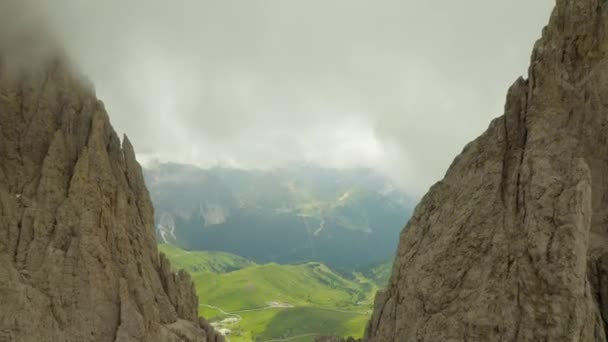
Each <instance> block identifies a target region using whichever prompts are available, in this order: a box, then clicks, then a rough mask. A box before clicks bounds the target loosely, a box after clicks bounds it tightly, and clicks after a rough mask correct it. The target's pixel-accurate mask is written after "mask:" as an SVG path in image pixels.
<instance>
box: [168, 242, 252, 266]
mask: <svg viewBox="0 0 608 342" xmlns="http://www.w3.org/2000/svg"><path fill="white" fill-rule="evenodd" d="M158 250H159V252H162V253H164V254H165V255H167V256H168V257H169V259H171V264H172V265H173V267H174V268H176V269H183V270H186V271H188V272H190V273H196V272H212V273H225V272H232V271H236V270H240V269H242V268H246V267H251V266H255V265H256V264H255V263H254V262H252V261H250V260H247V259H245V258H242V257H240V256H238V255H234V254H230V253H225V252H206V251H195V252H191V251H186V250H183V249H181V248H179V247H176V246H174V245H171V244H159V245H158Z"/></svg>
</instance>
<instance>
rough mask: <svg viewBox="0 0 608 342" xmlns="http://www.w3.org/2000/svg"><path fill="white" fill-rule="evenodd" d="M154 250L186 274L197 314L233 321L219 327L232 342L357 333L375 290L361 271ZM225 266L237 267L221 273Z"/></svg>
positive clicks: (165, 247) (171, 248) (171, 249)
mask: <svg viewBox="0 0 608 342" xmlns="http://www.w3.org/2000/svg"><path fill="white" fill-rule="evenodd" d="M159 248H160V249H161V251H163V252H164V253H165V254H166V255H167V256H168V257H169V259H170V260H171V261H172V262H173V264H174V265H176V267H177V268H180V267H181V268H184V269H186V270H188V271H189V272H190V273H191V274H192V277H193V280H194V283H195V286H196V291H197V294H198V296H199V301H200V303H201V306H200V310H199V312H200V313H201V315H203V316H205V317H206V318H208V319H210V320H211V321H221V320H224V319H227V318H233V319H237V320H238V321H237V322H233V323H230V324H223V325H222V326H223V327H225V328H228V329H230V330H231V331H232V334H231V335H230V341H232V342H241V341H242V342H245V341H256V340H259V341H269V340H273V339H280V338H285V337H297V336H301V337H299V338H296V339H294V341H313V340H314V335H315V334H330V333H331V334H338V335H344V336H346V335H352V336H361V335H362V333H363V329H364V326H365V323H366V321H367V319H368V318H369V313H370V311H371V305H372V300H373V295H374V293H375V291H376V289H377V287H376V286H375V284H374V283H373V282H372V281H370V280H368V279H366V278H364V277H363V276H362V275H361V274H358V276H357V277H354V278H353V279H347V278H345V277H343V276H341V275H339V274H337V273H335V272H333V271H332V270H331V269H329V268H328V267H327V266H325V265H323V264H320V263H307V264H302V265H278V264H266V265H257V264H255V263H252V262H247V260H244V259H243V258H241V257H238V256H234V255H230V254H227V253H209V252H187V251H184V250H181V249H179V248H177V247H175V246H171V245H160V246H159ZM215 262H218V263H219V265H220V266H215V265H213V263H215ZM227 265H228V266H227ZM230 267H242V268H239V269H237V270H235V271H232V272H226V271H225V270H228V269H230ZM222 270H224V271H222ZM280 305H283V307H278V306H280Z"/></svg>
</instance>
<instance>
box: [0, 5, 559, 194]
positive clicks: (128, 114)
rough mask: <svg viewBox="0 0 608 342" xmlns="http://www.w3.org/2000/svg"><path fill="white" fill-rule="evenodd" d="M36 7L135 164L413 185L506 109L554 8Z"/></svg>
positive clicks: (419, 186)
mask: <svg viewBox="0 0 608 342" xmlns="http://www.w3.org/2000/svg"><path fill="white" fill-rule="evenodd" d="M26 2H28V1H26ZM29 3H30V4H34V5H35V6H34V7H35V8H37V9H39V10H42V13H44V19H45V22H46V23H47V24H48V29H49V30H50V31H51V32H52V33H53V34H54V36H55V37H57V38H58V40H59V41H61V43H62V45H63V47H64V48H65V49H66V50H67V52H68V54H69V55H70V56H71V58H72V59H73V60H74V62H75V63H76V64H78V66H79V67H80V69H81V70H82V71H83V72H84V73H86V74H87V75H88V76H89V77H90V78H91V79H92V80H93V81H94V83H95V84H96V88H97V92H98V95H99V96H100V97H101V98H102V99H103V100H104V102H105V103H106V107H107V108H108V110H109V111H110V116H111V118H112V121H113V123H114V125H115V127H116V128H117V130H119V131H121V132H126V133H127V134H128V135H129V137H130V138H131V140H132V141H133V142H134V144H135V146H136V148H137V150H138V152H139V156H140V158H141V159H142V160H147V159H153V158H160V159H161V160H173V161H180V162H188V163H192V164H197V165H200V166H203V167H205V166H213V165H218V164H219V165H229V166H235V167H244V168H269V167H275V166H281V165H284V164H285V163H290V162H293V161H306V162H313V163H317V164H321V165H325V166H331V167H371V168H374V169H376V170H379V171H381V172H383V173H386V174H389V175H390V176H391V177H393V178H394V179H395V180H396V181H398V183H399V184H401V185H402V186H403V187H404V188H405V189H407V190H408V191H411V192H415V193H421V192H423V191H424V190H425V189H426V188H428V186H429V185H430V184H431V183H433V182H435V181H437V180H439V179H440V178H441V177H442V175H443V173H444V172H445V170H446V169H447V167H448V165H449V163H450V162H451V160H452V159H453V158H454V157H455V155H456V154H457V153H458V152H459V151H460V150H461V149H462V147H463V146H464V144H465V143H466V142H468V141H470V140H471V139H473V138H475V137H476V136H477V135H478V134H479V133H481V132H482V131H483V129H485V127H487V125H488V123H489V121H490V120H491V118H493V117H495V116H498V115H500V114H501V112H502V106H503V102H504V97H505V94H506V89H507V88H508V86H509V85H510V83H511V82H512V81H514V80H515V79H516V78H517V77H518V76H519V75H522V74H525V72H526V68H527V65H528V60H529V55H530V50H531V48H532V45H533V42H534V40H535V39H536V38H537V37H539V36H540V32H541V28H542V26H543V25H544V24H545V23H546V21H547V18H548V16H549V13H550V9H551V7H552V5H553V2H552V1H550V0H539V1H533V2H531V1H526V0H514V1H508V2H506V1H487V0H463V1H448V0H442V1H425V0H407V1H406V0H399V1H398V0H380V1H369V0H334V1H321V0H309V1H295V0H250V1H236V0H221V1H220V0H215V1H207V0H203V1H194V0H178V1H161V0H147V1H144V0H130V1H118V0H107V1H97V0H96V1H89V0H57V1H43V0H37V1H36V0H29ZM0 19H1V18H0ZM0 39H1V36H0Z"/></svg>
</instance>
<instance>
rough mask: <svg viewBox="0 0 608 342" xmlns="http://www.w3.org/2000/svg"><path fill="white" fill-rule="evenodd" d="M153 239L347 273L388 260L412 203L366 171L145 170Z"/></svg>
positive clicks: (173, 166)
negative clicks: (316, 264)
mask: <svg viewBox="0 0 608 342" xmlns="http://www.w3.org/2000/svg"><path fill="white" fill-rule="evenodd" d="M145 177H146V182H147V184H148V186H149V188H150V191H151V195H152V200H153V202H154V204H155V208H156V217H157V222H158V224H157V238H158V240H159V241H160V242H167V243H172V244H176V245H178V246H180V247H183V248H185V249H188V250H216V251H225V252H229V253H234V254H237V255H241V256H243V257H246V258H247V259H250V260H253V261H255V262H258V263H267V262H278V263H282V264H286V263H303V262H307V261H320V262H323V263H325V264H328V265H329V266H331V267H332V268H334V269H340V270H343V271H352V270H354V269H355V268H357V267H360V266H366V265H368V264H371V263H375V262H381V261H385V260H387V259H389V258H390V257H392V256H393V253H394V251H395V249H396V242H397V236H398V232H399V231H400V230H401V228H402V226H403V222H404V221H405V220H406V219H407V217H408V215H409V212H410V210H411V208H412V207H413V201H412V200H411V199H409V198H408V197H407V196H406V195H405V194H403V193H401V192H399V191H397V190H396V189H395V188H394V187H391V186H390V183H388V182H386V181H385V180H384V179H383V178H381V177H378V176H376V175H374V174H373V173H372V172H371V171H370V170H366V169H354V170H335V169H324V168H315V167H310V166H307V167H305V168H300V167H292V168H285V169H277V170H265V171H260V170H238V169H224V168H214V169H199V168H196V167H193V166H190V165H182V164H176V163H170V164H159V165H157V167H156V168H154V169H153V170H146V171H145Z"/></svg>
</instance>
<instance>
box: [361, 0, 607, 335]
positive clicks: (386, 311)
mask: <svg viewBox="0 0 608 342" xmlns="http://www.w3.org/2000/svg"><path fill="white" fill-rule="evenodd" d="M607 52H608V2H606V1H605V0H557V1H556V6H555V9H554V11H553V14H552V16H551V20H550V23H549V25H548V26H547V27H546V28H545V29H544V30H543V34H542V38H541V39H540V40H539V41H538V42H537V43H536V45H535V47H534V50H533V54H532V58H531V66H530V68H529V74H528V78H527V79H519V80H517V81H516V82H515V84H513V86H512V87H511V89H510V90H509V93H508V96H507V102H506V106H505V113H504V115H503V116H502V117H499V118H497V119H495V120H494V121H493V122H492V123H491V124H490V126H489V128H488V129H487V131H486V132H485V133H484V134H483V135H482V136H481V137H479V138H478V139H477V140H475V141H474V142H472V143H470V144H469V145H467V146H466V147H465V149H464V151H463V152H462V154H461V155H460V156H458V157H457V158H456V160H455V161H454V162H453V164H452V165H451V167H450V168H449V170H448V172H447V174H446V176H445V178H444V179H443V180H442V181H440V182H439V183H437V184H436V185H434V186H433V187H432V188H431V189H430V191H429V193H428V194H427V195H426V196H425V197H424V199H423V200H422V202H421V203H420V204H419V206H418V207H417V209H416V211H415V214H414V216H413V218H412V219H411V221H410V222H409V224H408V225H407V227H406V229H404V231H403V233H402V235H401V239H400V245H399V249H398V256H397V259H396V262H395V265H394V268H393V272H392V277H391V281H390V285H389V287H388V289H387V290H386V291H385V292H383V293H381V294H379V295H378V296H377V299H376V303H375V309H374V313H373V317H372V319H371V320H370V322H369V325H368V328H367V333H366V335H367V336H366V340H367V341H374V342H393V341H598V342H599V341H606V340H607V329H606V327H607V325H606V324H607V323H608V56H607Z"/></svg>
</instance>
